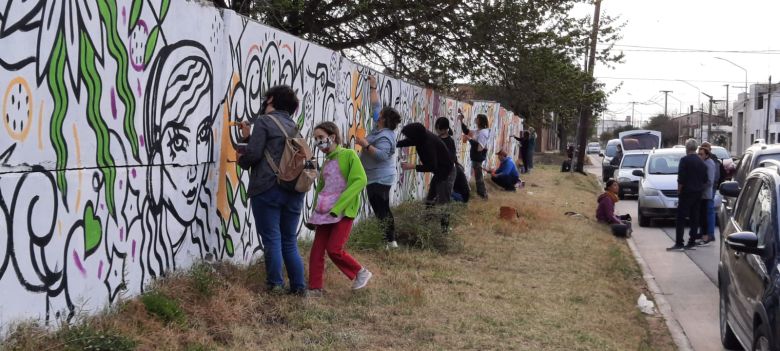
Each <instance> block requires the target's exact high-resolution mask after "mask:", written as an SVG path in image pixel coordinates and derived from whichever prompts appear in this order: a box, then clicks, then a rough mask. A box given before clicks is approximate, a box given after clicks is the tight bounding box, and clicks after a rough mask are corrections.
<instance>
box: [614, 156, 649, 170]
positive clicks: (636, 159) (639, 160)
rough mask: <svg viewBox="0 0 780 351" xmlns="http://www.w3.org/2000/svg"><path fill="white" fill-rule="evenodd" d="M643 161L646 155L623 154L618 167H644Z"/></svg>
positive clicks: (645, 159)
mask: <svg viewBox="0 0 780 351" xmlns="http://www.w3.org/2000/svg"><path fill="white" fill-rule="evenodd" d="M645 161H647V155H625V156H623V163H621V164H620V168H645Z"/></svg>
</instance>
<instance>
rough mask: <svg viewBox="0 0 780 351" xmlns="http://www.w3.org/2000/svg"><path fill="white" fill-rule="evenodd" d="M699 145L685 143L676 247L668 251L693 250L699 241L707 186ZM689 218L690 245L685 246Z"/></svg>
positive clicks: (679, 192)
mask: <svg viewBox="0 0 780 351" xmlns="http://www.w3.org/2000/svg"><path fill="white" fill-rule="evenodd" d="M698 147H699V145H698V143H697V142H696V139H688V140H687V141H686V142H685V153H686V155H685V157H683V158H682V159H680V166H679V169H678V171H677V194H678V195H677V196H678V199H679V202H678V204H677V228H676V229H677V231H676V236H675V242H674V246H672V247H669V248H667V249H666V251H683V250H693V249H694V247H695V246H696V239H698V235H697V232H698V229H699V211H700V204H701V198H702V191H704V188H705V187H706V184H707V166H706V165H705V164H704V161H702V159H701V158H699V156H698V155H697V154H696V151H697V149H698ZM686 218H689V219H690V221H689V225H690V227H691V229H690V232H688V244H687V245H683V244H684V241H683V235H684V234H685V219H686Z"/></svg>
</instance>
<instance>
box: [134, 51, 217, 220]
mask: <svg viewBox="0 0 780 351" xmlns="http://www.w3.org/2000/svg"><path fill="white" fill-rule="evenodd" d="M177 50H181V51H182V52H176V51H177ZM173 52H176V54H177V55H176V58H181V59H180V60H179V61H175V60H174V59H173V58H172V57H171V56H173V55H172V54H171V55H169V56H168V57H166V59H165V60H164V61H163V60H161V62H158V63H156V64H155V67H154V68H155V71H154V74H157V75H158V76H156V77H155V78H156V79H155V80H154V81H153V82H152V83H154V84H155V85H153V86H152V89H155V90H156V92H154V93H156V94H157V96H159V97H160V98H158V99H157V101H155V104H156V106H155V110H154V111H151V113H152V115H151V116H147V119H151V120H152V121H153V123H152V125H151V127H153V128H154V129H153V130H148V131H147V133H152V134H151V135H153V136H156V137H155V138H154V139H153V140H152V141H153V144H152V147H153V148H154V152H153V157H154V159H153V160H152V161H153V162H155V163H159V164H162V165H164V166H163V167H159V169H160V170H159V172H160V173H161V174H160V176H159V178H160V179H157V180H154V181H152V182H151V186H153V187H155V186H160V189H151V190H153V192H155V193H157V194H159V195H158V196H159V197H158V198H159V199H160V200H161V202H162V203H163V204H165V206H166V207H167V208H168V209H169V211H171V214H173V215H174V216H175V217H176V218H177V219H178V220H179V221H181V222H184V223H189V222H191V221H192V220H194V219H195V213H196V210H197V208H198V198H199V195H200V191H201V189H202V187H203V186H204V183H205V180H206V174H207V172H208V169H209V166H208V165H209V162H210V161H211V157H212V148H213V146H212V144H213V143H212V140H213V135H212V129H211V128H212V122H213V118H212V113H213V108H212V101H213V96H212V95H213V91H212V89H213V87H212V86H213V78H212V72H211V67H210V65H209V62H208V61H207V59H206V57H205V55H198V54H202V52H200V51H199V50H197V48H193V47H186V46H185V47H180V48H178V49H176V50H174V51H173ZM163 54H166V53H163ZM147 122H148V120H147ZM147 127H149V125H147ZM155 129H156V130H155Z"/></svg>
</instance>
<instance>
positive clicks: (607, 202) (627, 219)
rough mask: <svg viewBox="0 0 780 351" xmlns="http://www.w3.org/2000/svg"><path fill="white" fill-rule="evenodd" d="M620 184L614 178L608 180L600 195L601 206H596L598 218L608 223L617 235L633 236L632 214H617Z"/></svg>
mask: <svg viewBox="0 0 780 351" xmlns="http://www.w3.org/2000/svg"><path fill="white" fill-rule="evenodd" d="M618 191H620V184H618V182H617V181H615V180H614V179H610V180H608V181H607V185H606V186H605V187H604V193H603V194H601V195H599V197H598V200H597V201H598V203H599V206H598V208H596V220H598V221H599V223H604V224H608V225H609V226H610V228H611V229H612V234H613V235H615V236H631V216H629V215H627V214H626V215H621V216H618V215H615V203H616V202H618V201H619V200H618Z"/></svg>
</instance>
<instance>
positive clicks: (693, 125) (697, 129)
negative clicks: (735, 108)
mask: <svg viewBox="0 0 780 351" xmlns="http://www.w3.org/2000/svg"><path fill="white" fill-rule="evenodd" d="M671 120H672V122H673V123H674V124H675V125H677V130H678V133H677V135H678V140H677V144H685V140H687V139H688V138H694V139H699V140H710V141H713V140H714V139H712V140H711V138H710V137H709V135H708V133H709V132H710V130H712V134H713V136H714V135H715V134H722V133H725V130H726V129H723V128H720V127H722V126H728V125H729V124H730V123H729V121H728V120H727V119H726V116H725V111H723V110H721V111H719V113H718V114H716V115H711V114H709V113H706V112H703V111H696V112H691V113H688V114H685V115H682V116H677V117H672V118H671ZM701 126H703V128H701Z"/></svg>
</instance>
